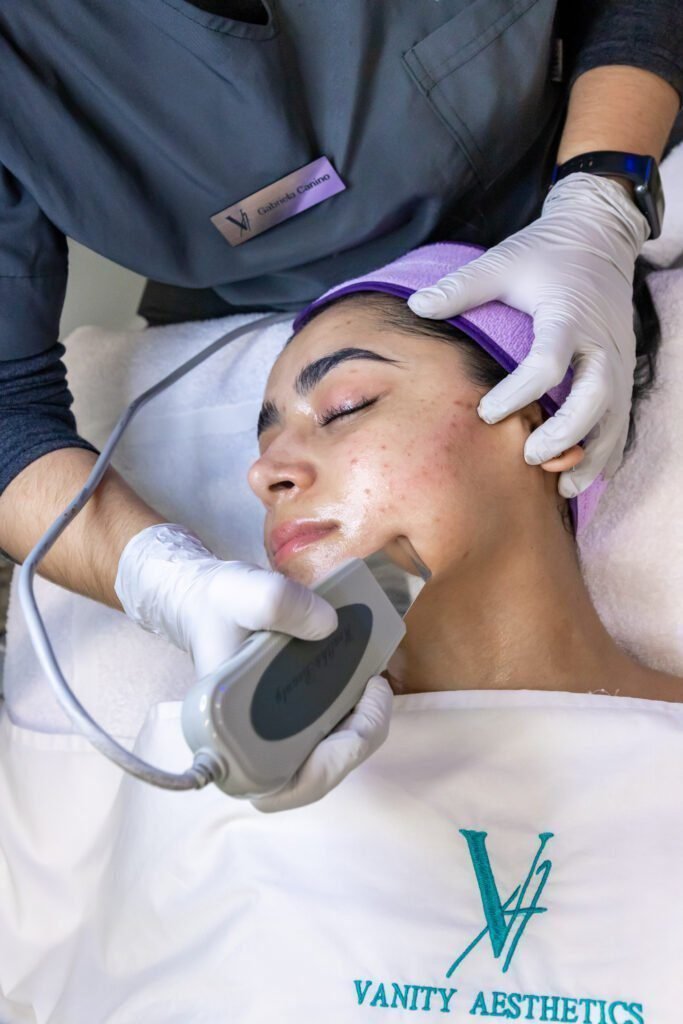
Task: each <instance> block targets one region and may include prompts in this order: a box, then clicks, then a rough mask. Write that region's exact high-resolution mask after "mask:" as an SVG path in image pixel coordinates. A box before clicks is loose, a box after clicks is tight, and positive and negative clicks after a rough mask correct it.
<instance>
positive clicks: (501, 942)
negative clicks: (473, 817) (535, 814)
mask: <svg viewBox="0 0 683 1024" xmlns="http://www.w3.org/2000/svg"><path fill="white" fill-rule="evenodd" d="M459 831H460V834H461V835H463V836H464V837H465V840H466V841H467V846H468V849H469V852H470V857H471V858H472V864H473V866H474V873H475V876H476V879H477V883H478V885H479V893H480V895H481V902H482V905H483V908H484V917H485V918H486V928H484V929H483V930H482V931H481V932H480V933H479V935H477V937H476V938H475V939H473V941H472V942H471V943H470V944H469V946H468V947H467V949H466V950H465V951H464V952H463V953H461V955H460V956H459V957H458V959H457V960H455V961H454V962H453V963H452V964H451V966H450V967H449V969H448V971H447V972H446V977H447V978H450V976H451V974H452V973H453V971H454V970H455V969H456V967H457V966H458V964H460V963H462V961H463V960H464V959H465V957H466V956H467V955H468V953H470V952H471V951H472V950H473V949H474V947H475V946H476V945H477V943H478V942H480V941H481V939H482V938H483V937H484V935H486V933H487V932H488V933H489V936H490V939H491V946H492V948H493V955H494V957H495V958H496V959H498V958H499V957H500V956H501V955H502V953H503V950H504V948H505V943H506V942H507V940H508V938H509V936H510V935H511V934H512V932H513V930H514V928H515V925H517V929H516V932H515V934H514V937H513V939H512V941H511V943H510V947H509V949H508V953H507V956H506V958H505V963H504V964H503V971H504V972H505V971H507V969H508V967H509V966H510V961H511V960H512V956H513V954H514V952H515V950H516V948H517V944H518V942H519V940H520V939H521V937H522V933H523V931H524V929H525V928H526V926H527V925H528V923H529V921H530V920H531V918H532V917H533V916H534V914H544V913H545V911H546V910H547V907H539V906H538V905H537V904H538V900H539V897H540V895H541V893H542V892H543V889H544V888H545V884H546V882H547V881H548V875H549V874H550V869H551V867H552V864H551V862H550V861H549V860H544V861H543V863H542V864H539V863H538V862H539V860H540V857H541V854H542V853H543V848H544V847H545V845H546V843H547V842H548V840H549V839H551V838H552V836H553V835H554V833H553V832H540V833H539V835H538V838H539V839H540V841H541V845H540V846H539V848H538V850H537V851H536V856H535V857H534V859H533V862H532V864H531V867H530V868H529V871H528V873H527V876H526V878H525V879H524V882H523V883H522V884H521V885H518V886H517V887H516V889H515V890H514V892H513V893H512V895H511V896H510V897H509V898H508V899H507V900H506V901H505V903H503V902H502V901H501V898H500V894H499V892H498V886H497V885H496V882H495V879H494V877H493V869H492V868H491V862H490V860H489V855H488V852H487V850H486V836H487V835H488V833H487V832H474V831H472V830H470V829H465V828H461V829H459ZM534 875H538V876H539V881H538V884H537V886H536V891H535V892H534V893H533V897H532V899H531V901H530V902H529V903H528V904H527V905H526V906H525V905H524V900H525V897H526V895H527V891H528V890H529V887H530V885H531V881H532V879H533V877H534ZM515 897H516V902H515V905H514V906H513V907H510V904H511V903H512V902H513V900H515ZM508 917H509V919H510V920H509V921H507V920H506V918H508Z"/></svg>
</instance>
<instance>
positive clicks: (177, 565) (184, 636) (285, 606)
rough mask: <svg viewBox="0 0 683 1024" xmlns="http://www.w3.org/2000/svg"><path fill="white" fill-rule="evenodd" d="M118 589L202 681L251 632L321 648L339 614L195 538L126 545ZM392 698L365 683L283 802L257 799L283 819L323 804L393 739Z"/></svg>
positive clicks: (153, 531) (136, 540)
mask: <svg viewBox="0 0 683 1024" xmlns="http://www.w3.org/2000/svg"><path fill="white" fill-rule="evenodd" d="M114 589H115V590H116V594H117V596H118V598H119V600H120V602H121V605H122V607H123V610H124V611H125V612H126V614H127V615H128V617H129V618H130V619H132V620H133V622H135V623H137V625H139V626H141V627H142V628H143V629H145V630H147V631H148V632H150V633H156V634H157V635H159V636H163V637H165V638H166V639H168V640H170V641H171V642H172V643H174V644H175V645H176V646H177V647H180V648H181V649H182V650H184V651H187V652H188V654H190V655H191V657H192V660H193V662H194V667H195V671H196V673H197V676H198V678H203V677H204V676H206V675H207V674H208V673H209V672H212V671H213V670H214V669H216V668H218V666H219V665H221V664H222V663H223V662H224V661H227V660H228V658H230V657H232V655H233V654H234V653H235V652H236V651H237V648H238V647H239V646H240V645H241V644H242V643H243V641H244V640H245V639H246V638H247V637H248V636H249V634H250V633H252V632H253V631H254V630H259V629H269V630H275V631H277V632H280V633H288V634H290V635H291V636H296V637H299V638H300V639H302V640H321V639H322V638H323V637H326V636H329V635H330V633H332V632H334V630H335V629H336V627H337V612H336V610H335V609H334V608H333V607H332V605H330V604H329V603H328V602H327V601H325V600H324V599H323V598H322V597H319V596H318V595H317V594H315V593H314V592H313V591H312V590H309V588H308V587H305V586H303V585H302V584H301V583H296V582H295V581H293V580H288V579H287V578H286V577H285V576H283V575H282V574H281V573H277V572H270V571H269V570H267V569H262V568H260V567H259V566H257V565H251V564H249V563H247V562H232V561H222V560H221V559H219V558H216V556H215V555H214V554H212V552H211V551H209V550H208V548H206V547H205V546H204V545H203V544H202V542H201V541H200V540H199V538H198V537H196V536H195V535H194V534H193V533H191V532H190V531H189V530H186V529H185V528H184V527H183V526H179V525H177V524H174V523H161V524H158V525H155V526H149V527H147V528H146V529H144V530H141V531H140V533H137V534H136V535H135V536H134V537H132V538H131V539H130V540H129V541H128V543H127V544H126V546H125V548H124V549H123V552H122V553H121V557H120V559H119V565H118V572H117V575H116V581H115V584H114ZM392 696H393V693H392V690H391V687H390V686H389V684H388V683H387V682H386V680H385V679H382V678H381V677H378V676H375V677H373V678H372V679H370V681H369V682H368V684H367V686H366V688H365V691H364V693H363V695H362V696H361V698H360V700H359V701H358V704H357V705H356V707H355V708H354V710H353V711H352V712H351V713H350V714H349V715H347V716H346V717H345V718H344V719H343V720H342V721H341V722H340V723H339V725H338V726H337V727H336V728H335V729H334V730H333V731H332V732H331V733H330V734H329V735H328V736H326V737H325V738H324V739H323V740H321V742H320V743H319V744H318V745H317V747H316V748H315V749H314V750H313V751H312V752H311V754H310V755H309V757H308V758H307V760H306V761H305V762H304V764H303V765H302V766H301V768H300V769H299V770H298V772H297V773H296V775H295V776H294V778H293V779H291V780H290V781H289V782H288V783H287V785H286V786H284V787H283V789H281V790H280V791H279V792H278V793H275V794H270V795H269V796H267V797H263V798H262V799H257V798H252V803H253V805H254V807H256V808H258V809H259V810H263V811H278V810H285V809H289V808H293V807H300V806H303V805H304V804H308V803H312V802H313V801H315V800H318V799H320V797H322V796H324V795H325V794H326V793H327V792H328V791H329V790H331V789H333V788H334V787H335V786H336V785H338V784H339V783H340V782H341V780H342V779H343V778H344V777H345V776H346V775H348V773H349V772H350V771H352V769H353V768H355V767H357V765H359V764H360V763H361V762H362V761H364V760H365V759H366V758H367V757H369V756H370V755H371V754H372V753H373V752H374V751H375V750H376V749H377V748H378V747H379V746H380V745H381V744H382V743H383V742H384V740H385V739H386V737H387V735H388V731H389V721H390V717H391V711H392V706H393V704H392Z"/></svg>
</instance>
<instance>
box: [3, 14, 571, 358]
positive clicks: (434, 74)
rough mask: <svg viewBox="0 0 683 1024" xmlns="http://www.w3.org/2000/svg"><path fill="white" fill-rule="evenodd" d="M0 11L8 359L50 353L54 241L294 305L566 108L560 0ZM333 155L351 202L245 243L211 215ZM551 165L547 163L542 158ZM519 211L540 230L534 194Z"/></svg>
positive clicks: (453, 225)
mask: <svg viewBox="0 0 683 1024" xmlns="http://www.w3.org/2000/svg"><path fill="white" fill-rule="evenodd" d="M264 6H265V8H266V10H267V12H268V21H267V24H250V23H246V22H241V21H236V20H234V19H232V18H230V17H225V16H222V15H218V14H214V13H209V12H208V11H205V10H202V9H201V8H199V7H197V6H195V5H194V4H192V3H190V2H188V0H115V2H112V0H3V2H2V3H1V4H0V164H1V165H2V182H1V190H0V219H1V224H2V232H1V237H0V315H1V317H2V324H1V326H0V346H1V351H2V356H3V357H4V358H12V357H18V356H24V355H30V354H33V353H36V352H39V351H41V350H43V349H45V348H46V347H48V346H50V345H52V344H53V343H54V341H55V329H56V323H57V320H58V315H59V310H60V308H61V302H62V296H63V288H64V281H65V276H66V247H65V241H64V235H69V236H70V237H72V238H74V239H77V240H78V241H79V242H82V243H83V244H84V245H86V246H88V247H89V248H91V249H94V250H95V251H97V252H99V253H102V254H103V255H105V256H107V257H108V258H109V259H111V260H114V261H115V262H116V263H119V264H121V265H123V266H125V267H128V268H129V269H131V270H133V271H136V272H137V273H139V274H142V275H145V276H148V277H152V278H154V279H155V280H157V281H161V282H166V283H169V284H175V285H180V286H184V287H189V288H206V287H210V288H214V289H215V290H216V292H217V293H218V294H219V295H220V296H222V297H224V298H225V299H227V300H228V301H229V302H231V303H233V304H234V305H235V306H237V307H244V308H251V307H252V306H253V305H256V304H263V305H266V306H270V307H272V308H276V309H283V310H292V311H294V310H297V309H299V308H301V307H302V306H303V305H304V304H305V303H307V302H308V301H310V300H311V299H313V298H315V297H316V296H318V295H319V294H320V293H321V292H322V291H324V290H325V289H327V288H329V287H330V286H331V285H333V284H336V283H338V282H339V281H342V280H344V279H346V278H349V277H353V276H355V275H357V274H360V273H363V272H365V271H366V270H370V269H371V268H372V267H375V266H378V265H380V264H382V263H384V262H387V261H389V260H391V259H393V258H395V257H397V256H398V255H400V254H401V253H403V252H405V251H406V250H408V249H411V248H413V247H414V246H417V245H419V244H421V243H424V242H425V241H426V240H427V239H428V238H429V237H430V236H431V235H432V234H433V233H434V232H437V231H439V230H440V229H441V228H443V227H444V226H447V229H448V233H449V236H450V237H454V238H461V239H463V240H467V239H471V240H476V241H478V242H480V243H482V244H486V236H487V234H490V233H491V232H492V231H493V232H495V219H496V218H495V217H494V218H493V219H492V221H491V223H490V224H488V223H487V221H486V218H485V217H484V216H483V214H482V213H481V210H480V207H481V200H482V197H483V195H484V193H485V192H486V190H487V189H489V188H490V187H491V186H492V185H493V183H494V182H495V181H496V180H498V179H500V178H501V177H502V176H504V175H505V174H506V172H508V171H509V170H510V169H511V168H513V167H514V166H515V164H517V163H518V162H519V160H520V158H521V157H523V156H524V155H525V154H526V153H527V151H528V150H529V148H530V147H531V146H532V144H533V143H534V141H535V140H536V139H537V138H538V137H539V136H543V142H544V147H543V148H544V149H545V150H547V148H548V146H549V139H550V142H552V131H549V125H550V124H552V123H553V120H555V122H556V121H557V119H558V116H559V104H560V102H561V99H562V97H563V95H564V93H565V91H566V87H565V86H564V85H562V84H560V83H553V82H551V80H550V65H551V56H552V55H551V45H552V36H553V21H554V16H555V7H556V4H555V0H514V2H511V0H476V2H465V0H439V2H436V0H391V2H390V3H389V2H386V0H381V2H372V0H334V2H332V0H330V2H327V0H323V2H321V0H277V2H275V0H264ZM322 156H326V157H327V158H328V159H329V160H330V162H331V163H332V165H333V167H334V168H335V170H336V171H337V173H338V174H339V175H340V177H341V179H342V181H343V182H344V183H345V185H346V189H345V191H343V192H340V193H338V194H337V195H334V196H332V197H331V198H329V199H327V200H326V201H324V202H322V203H320V204H319V205H317V206H315V207H312V208H311V209H308V210H306V211H305V212H303V213H300V214H298V215H296V216H294V217H292V218H291V219H289V220H286V221H284V222H283V223H281V224H279V225H277V226H276V227H273V228H271V229H270V230H268V231H265V232H264V233H262V234H260V235H258V236H256V237H254V238H252V239H250V240H249V241H247V242H245V243H244V244H242V245H239V246H236V247H233V246H231V245H230V244H229V243H228V241H227V240H226V239H225V238H224V237H223V236H222V235H221V234H220V232H219V231H218V230H217V229H216V227H215V226H214V224H213V223H212V222H211V219H210V218H211V217H212V216H213V215H214V214H216V213H217V212H218V211H220V210H223V209H224V208H225V207H227V206H229V205H231V204H232V203H236V202H237V201H239V200H240V199H242V198H243V197H246V196H249V195H251V194H252V193H254V192H256V191H257V190H259V189H261V188H263V187H264V186H266V185H269V184H270V183H271V182H274V181H277V180H278V179H280V178H282V177H284V176H285V175H287V174H289V173H290V172H291V171H294V170H296V169H297V168H299V167H301V166H303V165H305V164H308V163H310V162H311V161H313V160H315V159H316V158H318V157H322ZM551 156H552V155H551ZM525 196H528V201H526V202H525V198H524V197H521V201H519V200H520V197H517V200H516V201H514V202H512V203H511V205H512V206H513V207H514V209H513V210H512V216H511V217H509V216H508V217H507V218H506V228H507V227H512V228H513V229H514V228H515V227H520V226H522V224H524V223H525V222H526V221H527V220H528V219H529V207H530V204H533V203H535V202H536V201H537V199H538V190H537V189H533V188H530V187H529V185H528V184H527V188H526V192H525Z"/></svg>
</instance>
